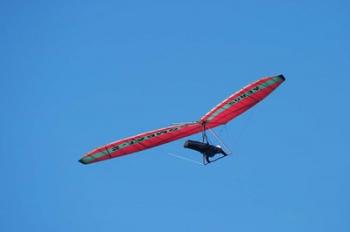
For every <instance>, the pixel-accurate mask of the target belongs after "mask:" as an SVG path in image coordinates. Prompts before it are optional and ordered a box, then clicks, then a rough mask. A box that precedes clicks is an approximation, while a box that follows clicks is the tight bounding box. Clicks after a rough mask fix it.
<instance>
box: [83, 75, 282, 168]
mask: <svg viewBox="0 0 350 232" xmlns="http://www.w3.org/2000/svg"><path fill="white" fill-rule="evenodd" d="M284 80H285V78H284V76H283V75H278V76H273V77H266V78H262V79H260V80H257V81H255V82H253V83H251V84H249V85H247V86H246V87H244V88H243V89H241V90H239V91H238V92H236V93H234V94H232V95H231V96H230V97H228V98H227V99H225V100H224V101H222V102H221V103H219V104H218V105H217V106H215V107H214V108H213V109H212V110H210V111H209V112H208V113H207V114H205V115H204V116H203V117H202V118H201V119H199V120H198V121H195V122H190V123H182V124H176V125H172V126H168V127H164V128H161V129H157V130H153V131H149V132H145V133H141V134H138V135H135V136H131V137H128V138H124V139H120V140H117V141H115V142H112V143H110V144H107V145H104V146H101V147H98V148H96V149H94V150H92V151H90V152H88V153H87V154H86V155H84V156H83V157H82V158H81V159H80V160H79V161H80V162H81V163H83V164H90V163H95V162H98V161H102V160H108V159H112V158H116V157H119V156H123V155H128V154H131V153H134V152H138V151H142V150H145V149H149V148H152V147H156V146H159V145H162V144H165V143H169V142H172V141H175V140H178V139H181V138H184V137H187V136H190V135H193V134H196V133H199V132H202V135H203V139H202V142H198V143H196V141H192V140H189V141H187V142H186V143H187V146H186V144H185V147H186V148H190V149H193V150H196V151H199V152H201V153H202V154H203V160H204V164H207V163H209V162H211V160H210V159H209V157H212V156H214V155H215V154H217V153H222V152H223V153H222V154H224V155H226V153H225V152H224V151H222V152H221V151H220V150H219V149H215V147H214V146H213V145H210V146H211V147H208V146H205V144H208V145H209V143H208V141H207V139H206V134H205V132H206V130H208V129H211V128H214V127H217V126H220V125H223V124H226V123H228V122H229V121H230V120H232V119H234V118H235V117H237V116H238V115H240V114H242V113H243V112H245V111H247V110H248V109H250V108H251V107H253V106H254V105H255V104H257V103H258V102H260V101H261V100H263V99H264V98H265V97H266V96H268V95H269V94H270V93H271V92H272V91H273V90H274V89H276V88H277V87H278V86H279V85H280V84H281V83H282V82H283V81H284ZM200 143H202V145H201V144H200ZM201 149H202V150H201ZM210 149H211V150H210Z"/></svg>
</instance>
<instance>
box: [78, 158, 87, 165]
mask: <svg viewBox="0 0 350 232" xmlns="http://www.w3.org/2000/svg"><path fill="white" fill-rule="evenodd" d="M79 162H80V163H82V164H88V162H86V160H85V159H84V157H83V158H81V159H80V160H79Z"/></svg>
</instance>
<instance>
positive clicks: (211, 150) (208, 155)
mask: <svg viewBox="0 0 350 232" xmlns="http://www.w3.org/2000/svg"><path fill="white" fill-rule="evenodd" d="M202 127H203V131H202V142H199V141H195V140H187V141H186V142H185V144H184V147H185V148H188V149H192V150H195V151H198V152H200V153H201V154H202V155H203V164H204V165H207V164H209V163H212V162H215V161H217V160H219V159H222V158H224V157H226V156H227V155H229V154H228V153H226V152H225V151H224V150H223V149H222V148H221V146H220V145H217V146H214V145H211V144H210V143H209V140H208V135H207V133H206V131H207V129H206V122H203V123H202ZM217 155H220V156H219V157H217V158H215V156H217Z"/></svg>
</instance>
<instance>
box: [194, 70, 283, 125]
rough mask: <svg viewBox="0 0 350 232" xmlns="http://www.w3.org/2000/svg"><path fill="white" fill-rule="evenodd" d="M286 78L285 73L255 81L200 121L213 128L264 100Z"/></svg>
mask: <svg viewBox="0 0 350 232" xmlns="http://www.w3.org/2000/svg"><path fill="white" fill-rule="evenodd" d="M284 80H285V78H284V76H283V75H278V76H274V77H266V78H262V79H260V80H258V81H255V82H253V83H251V84H249V85H247V86H246V87H244V88H243V89H241V90H239V91H238V92H236V93H234V94H232V95H231V96H230V97H228V98H227V99H226V100H224V101H223V102H221V103H220V104H218V105H217V106H216V107H214V108H213V109H212V110H211V111H209V112H208V113H207V114H206V115H204V116H203V117H202V118H201V120H200V122H201V123H205V125H206V128H213V127H216V126H219V125H222V124H226V123H227V122H228V121H230V120H232V119H234V118H235V117H237V116H238V115H240V114H242V113H243V112H245V111H246V110H248V109H250V108H251V107H253V106H254V105H255V104H257V103H258V102H260V101H261V100H263V99H264V98H265V97H266V96H267V95H269V94H270V93H271V92H272V91H273V90H274V89H276V88H277V87H278V86H279V85H280V84H281V83H282V82H283V81H284Z"/></svg>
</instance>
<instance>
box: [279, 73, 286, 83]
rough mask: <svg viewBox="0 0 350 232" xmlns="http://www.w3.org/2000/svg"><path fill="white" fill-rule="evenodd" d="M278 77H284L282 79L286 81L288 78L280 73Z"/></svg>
mask: <svg viewBox="0 0 350 232" xmlns="http://www.w3.org/2000/svg"><path fill="white" fill-rule="evenodd" d="M278 77H279V78H281V79H282V81H285V80H286V78H285V77H284V75H283V74H280V75H278Z"/></svg>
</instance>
